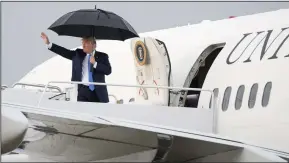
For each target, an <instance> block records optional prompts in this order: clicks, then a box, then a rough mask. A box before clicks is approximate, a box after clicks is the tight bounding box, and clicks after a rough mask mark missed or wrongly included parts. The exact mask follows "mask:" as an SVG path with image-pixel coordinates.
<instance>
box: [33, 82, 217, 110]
mask: <svg viewBox="0 0 289 163" xmlns="http://www.w3.org/2000/svg"><path fill="white" fill-rule="evenodd" d="M51 83H66V84H93V85H103V86H116V87H135V88H159V89H174V90H176V89H177V90H185V91H205V92H210V93H211V97H212V105H211V106H212V108H213V109H214V108H215V102H216V101H215V98H216V97H215V95H214V92H213V91H211V90H206V89H200V88H182V87H168V86H154V85H126V84H112V83H96V82H73V81H49V82H48V83H47V84H46V85H45V89H44V91H43V92H42V94H41V97H40V99H39V101H38V105H37V106H38V107H39V106H40V102H41V100H42V98H43V96H44V93H45V92H46V89H47V88H48V85H49V84H51Z"/></svg>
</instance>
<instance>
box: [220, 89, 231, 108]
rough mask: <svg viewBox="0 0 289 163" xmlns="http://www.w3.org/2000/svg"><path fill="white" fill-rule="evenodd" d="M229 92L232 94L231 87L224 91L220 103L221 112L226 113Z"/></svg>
mask: <svg viewBox="0 0 289 163" xmlns="http://www.w3.org/2000/svg"><path fill="white" fill-rule="evenodd" d="M231 92H232V87H227V88H226V90H225V93H224V97H223V102H222V110H223V111H226V110H227V109H228V106H229V101H230V96H231Z"/></svg>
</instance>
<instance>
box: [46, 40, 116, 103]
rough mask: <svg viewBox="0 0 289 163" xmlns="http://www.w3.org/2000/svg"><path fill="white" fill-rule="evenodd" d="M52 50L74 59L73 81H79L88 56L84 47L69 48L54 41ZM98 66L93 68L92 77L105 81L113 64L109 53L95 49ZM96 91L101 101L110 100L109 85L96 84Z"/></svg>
mask: <svg viewBox="0 0 289 163" xmlns="http://www.w3.org/2000/svg"><path fill="white" fill-rule="evenodd" d="M50 50H51V51H52V52H54V53H56V54H58V55H60V56H62V57H64V58H67V59H69V60H71V61H72V77H71V81H79V82H81V79H82V62H83V60H84V58H85V57H86V53H84V51H83V50H82V49H76V50H69V49H66V48H64V47H61V46H59V45H56V44H54V43H52V46H51V48H50ZM94 57H95V61H96V62H97V66H96V68H93V72H92V77H93V81H94V82H98V83H105V75H109V74H111V66H110V62H109V59H108V55H107V54H106V53H103V52H98V51H95V55H94ZM95 91H96V93H97V95H98V98H99V100H100V102H104V103H107V102H109V98H108V92H107V87H106V86H103V85H95Z"/></svg>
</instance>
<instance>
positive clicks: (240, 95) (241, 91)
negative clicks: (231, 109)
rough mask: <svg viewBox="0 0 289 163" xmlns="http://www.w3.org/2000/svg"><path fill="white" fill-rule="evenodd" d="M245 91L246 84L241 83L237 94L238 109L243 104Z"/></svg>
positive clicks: (236, 104)
mask: <svg viewBox="0 0 289 163" xmlns="http://www.w3.org/2000/svg"><path fill="white" fill-rule="evenodd" d="M244 91H245V86H244V85H241V86H240V87H239V88H238V91H237V95H236V101H235V109H236V110H239V109H240V108H241V106H242V101H243V95H244Z"/></svg>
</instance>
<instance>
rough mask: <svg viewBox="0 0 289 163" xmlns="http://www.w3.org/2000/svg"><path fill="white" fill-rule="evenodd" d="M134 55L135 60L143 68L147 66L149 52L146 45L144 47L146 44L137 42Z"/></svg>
mask: <svg viewBox="0 0 289 163" xmlns="http://www.w3.org/2000/svg"><path fill="white" fill-rule="evenodd" d="M134 55H135V58H136V60H137V63H138V64H139V65H140V66H143V65H145V64H146V61H147V50H146V47H145V45H144V43H143V42H142V41H137V42H136V43H135V47H134Z"/></svg>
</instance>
